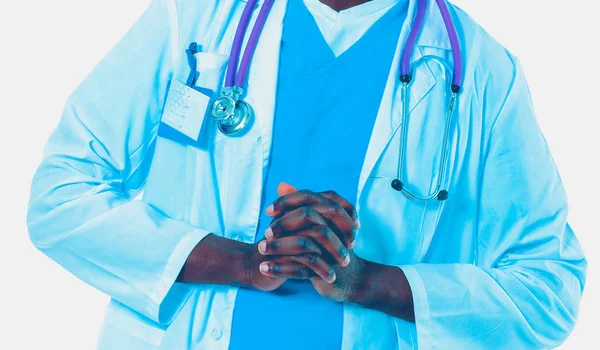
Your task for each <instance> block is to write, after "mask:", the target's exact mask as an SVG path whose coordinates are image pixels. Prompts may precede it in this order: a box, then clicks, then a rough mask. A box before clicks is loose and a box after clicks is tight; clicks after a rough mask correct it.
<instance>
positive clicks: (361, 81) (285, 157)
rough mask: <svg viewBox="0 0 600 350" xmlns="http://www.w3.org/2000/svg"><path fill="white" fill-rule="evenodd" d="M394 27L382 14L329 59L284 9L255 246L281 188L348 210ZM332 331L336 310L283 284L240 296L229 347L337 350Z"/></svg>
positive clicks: (305, 288)
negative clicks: (332, 194) (333, 197)
mask: <svg viewBox="0 0 600 350" xmlns="http://www.w3.org/2000/svg"><path fill="white" fill-rule="evenodd" d="M402 19H403V18H401V17H400V11H394V9H392V10H390V11H389V12H388V13H387V14H386V15H384V16H383V17H382V18H380V19H379V20H378V21H377V22H376V23H375V24H373V26H371V27H370V29H369V30H368V31H367V32H366V33H365V34H364V35H363V36H362V37H361V39H360V40H358V41H357V42H356V43H355V44H354V45H352V46H351V47H350V48H349V49H348V50H346V51H345V52H344V53H342V54H341V55H339V56H338V57H336V55H335V54H334V53H333V52H332V50H331V49H330V47H329V45H328V44H327V42H326V41H325V39H324V38H323V36H322V33H321V32H320V30H319V27H318V26H317V25H316V23H315V21H314V18H313V17H312V16H311V14H310V12H309V11H308V10H307V9H306V7H305V6H304V4H303V2H302V1H299V0H298V1H296V0H291V1H289V3H288V10H287V12H286V17H285V21H284V27H283V37H282V49H281V59H280V66H279V78H278V86H277V101H276V110H275V119H274V125H273V145H272V149H271V155H270V162H269V167H268V169H267V173H266V178H265V181H264V183H263V185H264V186H263V196H262V202H261V215H260V219H259V227H258V231H257V234H256V239H255V241H256V242H258V241H259V240H261V239H262V238H263V237H264V232H265V230H266V228H267V227H268V226H269V224H270V223H271V218H270V217H268V216H267V215H266V214H265V210H266V207H267V206H268V205H269V204H271V203H272V202H273V201H274V200H275V199H277V197H278V195H277V192H276V190H277V186H278V185H279V184H280V183H281V182H287V183H290V184H291V185H293V186H295V187H296V188H298V189H310V190H313V191H324V190H335V191H336V192H338V193H339V194H340V195H342V196H343V197H344V198H346V199H348V200H349V201H350V202H352V203H355V202H356V193H357V187H358V179H359V175H360V172H361V169H362V165H363V161H364V157H365V153H366V150H367V146H368V143H369V139H370V137H371V133H372V130H373V124H374V121H375V117H376V115H377V112H378V109H379V105H380V102H381V97H382V94H383V90H384V87H385V83H386V80H387V77H388V74H389V71H390V66H391V62H392V58H393V55H394V50H395V47H396V43H397V40H398V36H399V32H400V27H401V25H402ZM279 325H282V327H280V326H279ZM342 327H343V305H342V304H339V303H333V302H331V301H328V300H326V299H325V298H323V297H321V296H320V295H319V294H318V293H317V292H316V291H315V290H314V288H313V287H312V284H310V283H309V282H308V281H291V280H289V281H287V282H286V283H284V285H283V286H282V287H281V288H280V289H278V291H276V292H274V293H265V292H260V291H254V290H249V289H240V290H239V292H238V294H237V298H236V303H235V309H234V317H233V325H232V333H231V342H230V349H253V348H261V349H281V348H284V347H285V348H286V349H292V348H294V346H296V347H297V348H299V349H306V348H313V349H335V348H338V349H339V348H340V347H341V344H342V331H343V329H342ZM266 330H269V331H268V332H266ZM267 333H268V335H267Z"/></svg>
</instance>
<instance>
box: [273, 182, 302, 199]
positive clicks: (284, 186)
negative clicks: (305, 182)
mask: <svg viewBox="0 0 600 350" xmlns="http://www.w3.org/2000/svg"><path fill="white" fill-rule="evenodd" d="M297 191H298V190H297V189H296V188H295V187H294V186H292V185H290V184H288V183H285V182H282V183H280V184H279V186H277V194H278V195H279V196H280V197H281V196H285V195H286V194H290V193H294V192H297Z"/></svg>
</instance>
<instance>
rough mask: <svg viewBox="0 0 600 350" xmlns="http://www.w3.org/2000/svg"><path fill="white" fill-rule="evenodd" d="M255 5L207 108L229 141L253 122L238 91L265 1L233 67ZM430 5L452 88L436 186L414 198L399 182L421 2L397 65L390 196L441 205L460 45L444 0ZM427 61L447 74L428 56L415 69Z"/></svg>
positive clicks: (245, 15)
mask: <svg viewBox="0 0 600 350" xmlns="http://www.w3.org/2000/svg"><path fill="white" fill-rule="evenodd" d="M256 1H257V0H248V2H247V3H246V6H245V7H244V11H243V12H242V17H241V19H240V22H239V24H238V27H237V29H236V32H235V37H234V40H233V45H232V48H231V56H230V59H229V63H228V66H227V76H226V79H225V86H224V87H223V89H222V91H221V96H220V97H219V98H217V99H216V100H215V101H214V103H213V105H212V108H211V115H212V116H213V118H214V119H215V120H216V121H217V125H218V128H219V130H220V131H221V132H222V133H223V134H225V135H234V134H236V133H239V132H241V131H242V130H244V129H245V128H246V127H248V126H249V125H250V124H251V121H252V119H253V117H254V112H253V110H252V107H251V106H250V104H248V103H247V102H245V101H244V100H243V94H244V89H243V86H244V85H245V83H246V77H247V75H248V68H249V66H250V61H251V60H252V55H253V54H254V51H255V50H256V46H257V43H258V39H259V37H260V33H261V31H262V29H263V27H264V25H265V22H266V20H267V16H268V14H269V11H270V10H271V7H272V6H273V2H274V0H265V2H264V4H263V6H262V7H261V9H260V12H259V14H258V18H257V19H256V23H255V24H254V27H253V28H252V32H251V33H250V38H249V39H248V44H247V45H246V49H245V50H244V55H243V57H242V61H241V63H240V67H239V71H238V70H237V64H238V60H239V55H240V52H241V50H242V42H243V39H244V36H245V35H246V30H247V28H248V23H249V22H250V17H251V15H252V12H253V10H254V7H255V6H256ZM435 2H436V3H437V6H438V9H439V10H440V13H441V15H442V19H443V20H444V25H445V27H446V32H447V33H448V37H449V39H450V46H451V48H452V57H453V61H454V62H453V63H454V68H453V77H452V85H451V86H450V102H449V104H448V109H447V110H446V123H445V127H444V140H443V143H442V157H441V160H440V165H439V168H438V177H437V182H436V186H435V188H434V190H433V192H431V193H428V194H426V195H419V194H416V193H415V192H414V191H411V190H409V189H408V188H407V186H406V184H405V183H404V182H403V181H402V171H403V168H404V160H405V159H404V158H405V151H406V142H407V134H408V130H407V124H408V123H407V119H408V114H409V105H410V89H409V86H410V84H411V82H412V81H413V76H412V72H411V66H410V60H411V57H412V54H413V51H414V49H415V47H416V44H417V39H418V37H419V35H420V34H421V31H422V30H423V24H424V22H425V15H426V11H427V0H418V7H417V14H416V17H415V20H414V22H413V26H412V28H411V30H410V32H409V35H408V38H407V40H406V44H405V46H404V50H403V52H402V56H401V61H400V65H401V66H400V73H401V74H400V81H401V82H402V91H401V96H402V97H401V101H402V105H403V106H402V126H401V128H400V129H401V130H400V148H399V150H400V155H399V160H398V173H397V178H396V179H394V180H393V181H392V184H391V185H392V188H393V189H394V190H396V191H399V192H402V193H403V194H404V195H405V196H406V197H407V198H408V199H410V200H419V201H428V200H431V199H437V200H439V201H444V200H446V199H448V191H447V190H445V189H443V186H444V184H445V183H446V177H447V173H446V172H447V165H448V164H447V163H448V160H449V152H450V126H451V124H452V116H453V114H454V109H455V107H456V104H457V99H458V94H459V93H460V91H461V86H462V79H463V60H462V55H461V49H460V43H459V40H458V35H457V33H456V28H455V26H454V22H453V21H452V17H451V15H450V11H449V10H448V5H447V4H446V1H445V0H435ZM429 60H433V61H436V62H437V63H439V64H440V65H441V66H442V67H443V68H444V71H445V72H447V69H448V65H447V64H446V63H445V62H443V61H441V60H440V59H438V58H436V57H434V56H425V57H422V58H421V59H420V60H419V61H417V62H416V63H415V66H418V65H419V64H420V63H423V62H425V61H429Z"/></svg>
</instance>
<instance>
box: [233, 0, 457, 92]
mask: <svg viewBox="0 0 600 350" xmlns="http://www.w3.org/2000/svg"><path fill="white" fill-rule="evenodd" d="M256 2H257V0H248V2H247V3H246V6H245V7H244V11H243V13H242V17H241V19H240V22H239V24H238V27H237V29H236V32H235V37H234V40H233V45H232V47H231V56H230V59H229V64H228V66H227V77H226V79H225V87H231V86H237V87H243V85H244V84H245V81H246V76H247V75H248V68H249V67H250V61H251V60H252V56H253V54H254V51H255V50H256V46H257V43H258V39H259V37H260V33H261V32H262V29H263V27H264V25H265V22H266V20H267V17H268V14H269V11H270V10H271V8H272V7H273V3H274V0H265V2H264V4H263V6H262V7H261V10H260V13H259V14H258V18H257V19H256V23H255V24H254V27H253V28H252V33H250V38H249V40H248V44H247V46H246V49H245V50H244V55H243V56H242V62H241V63H240V67H239V71H237V64H238V60H239V56H240V52H241V50H242V42H243V40H244V35H245V34H246V30H247V29H248V23H249V22H250V17H251V16H252V11H253V10H254V7H255V6H256ZM435 2H436V4H437V6H438V9H439V11H440V14H441V15H442V19H443V21H444V25H445V27H446V31H447V33H448V38H449V39H450V46H451V48H452V57H453V61H454V75H453V78H452V85H453V86H455V87H457V88H458V89H460V87H461V86H462V80H463V61H462V53H461V49H460V43H459V40H458V35H457V34H456V27H455V26H454V22H453V21H452V16H451V15H450V11H449V10H448V5H447V4H446V1H445V0H435ZM426 11H427V0H418V7H417V13H416V16H415V20H414V22H413V26H412V29H411V31H410V33H409V35H408V39H407V40H406V45H405V46H404V51H403V52H402V57H401V61H400V62H401V63H400V74H401V77H402V78H401V79H402V80H403V81H404V80H407V81H406V82H408V81H410V80H411V79H412V74H411V69H410V59H411V57H412V53H413V51H414V49H415V47H416V43H417V39H418V37H419V35H420V34H421V31H422V30H423V24H424V22H425V15H426ZM236 72H237V74H236ZM453 89H455V88H453Z"/></svg>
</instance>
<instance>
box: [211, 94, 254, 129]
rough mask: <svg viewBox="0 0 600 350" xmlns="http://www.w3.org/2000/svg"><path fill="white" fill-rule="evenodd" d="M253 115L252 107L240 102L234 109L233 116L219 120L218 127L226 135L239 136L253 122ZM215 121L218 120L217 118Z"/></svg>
mask: <svg viewBox="0 0 600 350" xmlns="http://www.w3.org/2000/svg"><path fill="white" fill-rule="evenodd" d="M253 114H254V113H253V111H252V107H250V105H249V104H248V103H246V102H244V101H238V102H237V103H236V104H235V107H234V109H233V114H230V115H228V116H226V117H225V118H222V119H221V120H217V126H218V128H219V130H220V131H221V132H222V133H223V134H225V135H233V134H237V133H239V132H240V131H242V130H245V129H246V127H247V126H248V125H249V124H250V121H251V120H252V117H253ZM213 116H214V115H213ZM215 119H217V118H216V117H215Z"/></svg>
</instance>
